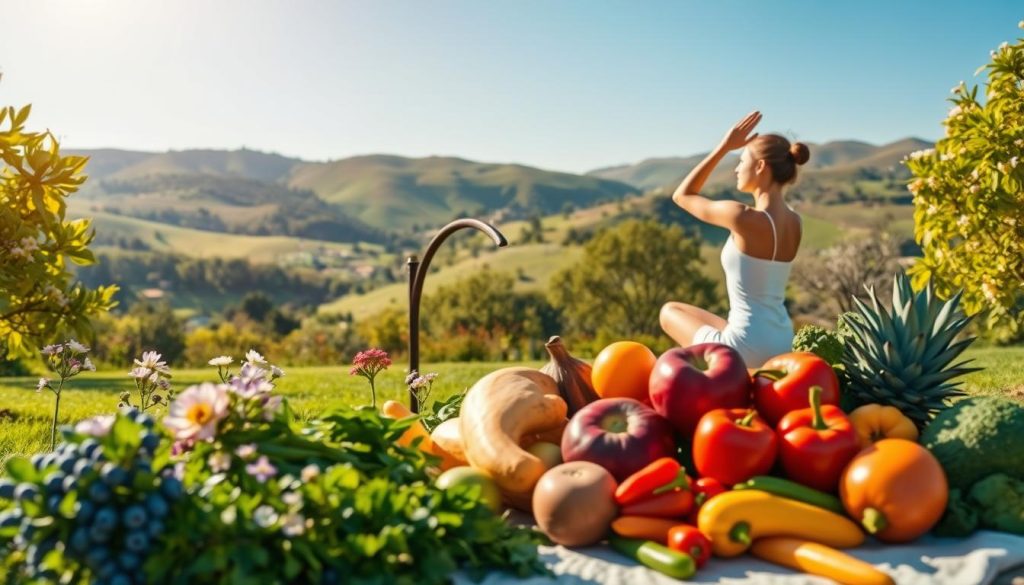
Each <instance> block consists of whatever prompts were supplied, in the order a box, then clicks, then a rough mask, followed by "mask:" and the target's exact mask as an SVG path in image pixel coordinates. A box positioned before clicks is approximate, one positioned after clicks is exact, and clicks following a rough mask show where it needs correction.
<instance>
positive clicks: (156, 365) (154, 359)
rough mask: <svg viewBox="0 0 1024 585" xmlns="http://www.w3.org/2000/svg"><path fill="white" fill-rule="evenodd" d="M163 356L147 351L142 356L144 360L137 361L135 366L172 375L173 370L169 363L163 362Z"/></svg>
mask: <svg viewBox="0 0 1024 585" xmlns="http://www.w3.org/2000/svg"><path fill="white" fill-rule="evenodd" d="M161 357H163V356H161V355H160V354H159V353H157V352H155V351H147V352H144V353H143V354H142V360H141V361H140V360H135V365H136V366H139V367H142V368H149V369H150V370H154V371H156V372H160V373H161V374H169V373H171V369H170V368H169V367H167V362H164V361H161V359H160V358H161Z"/></svg>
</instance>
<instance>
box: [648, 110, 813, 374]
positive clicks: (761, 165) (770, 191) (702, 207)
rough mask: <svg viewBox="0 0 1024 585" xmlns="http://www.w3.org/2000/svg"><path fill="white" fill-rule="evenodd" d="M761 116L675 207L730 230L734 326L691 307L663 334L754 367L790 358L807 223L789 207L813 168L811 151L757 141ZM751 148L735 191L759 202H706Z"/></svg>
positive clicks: (718, 153) (677, 196) (737, 133)
mask: <svg viewBox="0 0 1024 585" xmlns="http://www.w3.org/2000/svg"><path fill="white" fill-rule="evenodd" d="M760 121H761V113H760V112H753V113H751V114H750V115H748V116H747V117H746V118H744V119H743V120H742V121H740V122H739V123H738V124H736V125H735V126H734V127H733V128H732V129H731V130H729V132H727V133H726V135H725V138H723V139H722V142H721V144H719V145H718V147H717V148H715V150H714V151H712V152H711V154H709V155H708V156H707V158H705V159H704V160H703V161H701V163H700V164H699V165H697V167H696V168H695V169H693V170H692V171H690V174H689V175H687V176H686V178H685V179H683V182H682V183H681V184H680V185H679V188H678V189H676V191H675V193H674V194H673V195H672V200H673V201H675V202H676V204H678V205H679V206H680V207H682V208H683V209H685V210H686V211H688V212H690V213H691V214H693V215H694V216H695V217H696V218H697V219H699V220H701V221H704V222H707V223H710V224H713V225H717V226H720V227H723V228H726V229H727V230H729V232H730V234H729V239H728V240H726V242H725V246H724V247H723V248H722V267H723V268H724V269H725V284H726V288H727V289H728V292H729V320H728V321H726V320H724V319H722V318H721V317H718V316H717V315H714V314H713V313H710V312H708V311H705V310H704V309H701V308H699V307H695V306H693V305H687V304H685V303H678V302H669V303H666V304H665V306H663V307H662V308H661V317H660V318H661V327H662V329H664V330H665V333H667V334H668V335H669V337H671V338H672V339H674V340H675V341H676V342H677V343H679V344H680V345H682V346H684V347H686V346H689V345H695V344H698V343H707V342H717V343H724V344H726V345H729V346H732V347H734V348H736V350H738V351H739V353H740V355H741V356H743V360H744V362H746V363H747V365H748V366H749V367H757V366H760V365H761V364H763V363H764V362H765V361H767V360H768V359H769V358H771V357H773V356H776V355H778V354H781V353H786V352H788V351H791V350H792V349H791V348H792V343H793V323H792V321H790V319H789V314H787V313H786V307H785V305H784V299H785V291H786V281H787V280H788V279H789V269H790V266H791V264H792V261H793V258H794V257H795V256H796V252H797V250H798V249H799V248H800V235H801V230H800V216H799V215H797V213H796V212H795V211H793V210H792V209H790V207H789V206H788V205H786V198H785V193H784V189H785V187H786V186H787V185H789V184H790V183H792V182H793V181H794V180H795V179H796V167H797V165H802V164H804V163H806V162H807V159H808V157H809V156H810V153H809V151H808V150H807V146H806V145H805V144H803V143H800V142H796V143H794V144H792V145H791V144H790V143H789V141H788V140H786V139H785V138H783V137H782V136H778V135H776V134H766V135H764V136H759V135H758V134H751V131H753V129H754V127H755V126H757V123H758V122H760ZM743 147H746V148H744V150H743V154H742V155H741V156H740V162H739V164H738V165H737V166H736V171H735V172H736V187H737V188H738V189H739V190H740V191H742V192H744V193H750V194H751V195H753V197H754V206H753V207H750V206H748V205H744V204H742V203H739V202H737V201H712V200H710V199H707V198H706V197H703V196H701V195H700V189H701V187H703V186H704V182H705V181H706V180H707V178H708V176H709V175H710V174H711V171H713V170H714V168H715V166H716V165H717V164H718V163H719V162H720V161H721V160H722V157H724V156H725V155H726V153H728V152H729V151H731V150H736V149H738V148H743Z"/></svg>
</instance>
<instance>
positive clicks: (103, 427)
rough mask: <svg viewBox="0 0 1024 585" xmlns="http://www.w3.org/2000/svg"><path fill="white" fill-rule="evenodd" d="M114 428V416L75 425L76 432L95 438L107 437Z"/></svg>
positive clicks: (86, 420)
mask: <svg viewBox="0 0 1024 585" xmlns="http://www.w3.org/2000/svg"><path fill="white" fill-rule="evenodd" d="M112 426H114V416H113V415H110V414H108V415H100V416H94V417H92V418H87V419H85V420H83V421H81V422H79V423H78V424H76V425H75V432H76V433H80V434H83V435H90V436H93V437H106V436H107V434H108V433H110V428H111V427H112Z"/></svg>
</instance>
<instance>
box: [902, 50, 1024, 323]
mask: <svg viewBox="0 0 1024 585" xmlns="http://www.w3.org/2000/svg"><path fill="white" fill-rule="evenodd" d="M982 69H983V70H987V75H988V80H987V83H986V86H985V91H984V95H983V98H984V100H983V101H982V100H981V99H979V91H978V90H979V88H978V86H972V87H968V86H966V85H965V84H963V83H962V82H961V84H960V85H958V86H957V87H955V88H954V89H953V97H952V98H951V99H950V101H951V102H952V103H953V104H954V105H953V108H952V110H950V112H949V116H948V117H947V118H946V119H945V120H944V121H943V124H944V125H945V126H946V137H945V138H943V139H941V140H939V141H938V143H937V144H936V145H935V148H934V149H929V150H923V151H918V152H915V153H913V154H911V155H910V157H909V159H908V160H907V162H906V164H907V167H908V168H909V169H910V170H911V172H912V173H913V175H914V179H913V180H912V181H911V182H910V185H909V189H910V192H911V193H913V194H914V208H915V209H914V224H915V225H914V235H915V238H916V239H917V241H918V243H920V245H921V249H922V251H923V258H922V259H921V260H920V261H918V262H917V263H915V265H914V267H913V268H912V270H911V273H912V275H913V277H914V285H915V287H917V288H921V287H923V286H924V283H925V282H927V281H928V280H929V279H933V280H934V282H935V284H936V290H937V292H938V293H939V294H940V295H942V296H944V297H948V296H950V295H952V294H953V293H954V292H955V291H956V290H957V289H961V288H962V289H963V290H964V295H963V305H964V308H965V310H966V311H967V312H968V313H970V314H974V313H981V314H983V315H984V319H983V321H982V322H983V323H984V324H985V326H986V327H985V328H986V329H992V328H994V327H1002V328H1007V329H1008V330H1009V334H1011V335H1012V334H1013V332H1014V331H1016V330H1017V329H1019V328H1020V326H1021V325H1022V321H1021V319H1020V318H1019V314H1015V313H1018V312H1019V311H1020V309H1021V307H1022V306H1024V292H1022V289H1021V286H1020V284H1021V282H1022V281H1024V164H1022V163H1024V160H1021V158H1022V156H1024V94H1022V93H1021V91H1020V84H1021V80H1022V79H1024V39H1018V41H1017V42H1016V43H1014V44H1009V43H1003V44H1002V45H1001V46H1000V47H999V49H998V50H996V51H993V52H992V61H991V62H990V63H989V64H988V65H986V66H984V67H983V68H982ZM979 71H981V70H979Z"/></svg>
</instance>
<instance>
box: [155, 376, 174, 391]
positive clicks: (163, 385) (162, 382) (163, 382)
mask: <svg viewBox="0 0 1024 585" xmlns="http://www.w3.org/2000/svg"><path fill="white" fill-rule="evenodd" d="M156 385H157V386H158V387H159V388H160V389H161V390H167V389H168V388H170V387H171V383H170V382H169V381H168V380H167V378H160V380H159V381H157V383H156Z"/></svg>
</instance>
